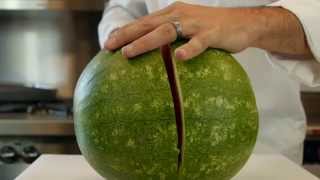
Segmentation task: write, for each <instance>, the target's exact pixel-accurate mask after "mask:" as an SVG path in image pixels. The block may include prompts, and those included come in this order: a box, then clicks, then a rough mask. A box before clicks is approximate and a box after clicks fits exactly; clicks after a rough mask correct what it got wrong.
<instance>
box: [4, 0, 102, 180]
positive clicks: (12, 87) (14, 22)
mask: <svg viewBox="0 0 320 180" xmlns="http://www.w3.org/2000/svg"><path fill="white" fill-rule="evenodd" d="M104 3H105V2H104V0H90V1H87V0H1V1H0V42H1V44H0V179H1V180H11V179H13V178H14V177H15V176H17V174H19V173H20V172H21V171H22V170H23V169H24V168H25V167H27V166H28V165H29V163H31V162H32V161H34V160H35V159H36V158H37V157H38V156H39V155H40V154H41V153H69V154H70V153H71V154H74V153H79V150H78V147H77V144H76V141H75V137H74V130H73V118H72V95H73V90H74V86H75V83H76V80H77V78H78V76H79V75H80V73H81V71H82V70H83V68H84V66H85V65H86V64H87V63H88V61H89V60H90V59H91V58H92V57H93V56H94V55H95V54H96V53H97V51H98V50H99V47H98V38H97V25H98V22H99V20H100V18H101V13H102V9H103V8H104Z"/></svg>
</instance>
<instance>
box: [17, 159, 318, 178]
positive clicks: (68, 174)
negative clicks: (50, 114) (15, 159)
mask: <svg viewBox="0 0 320 180" xmlns="http://www.w3.org/2000/svg"><path fill="white" fill-rule="evenodd" d="M16 180H103V178H102V177H101V176H99V175H98V174H97V173H96V172H95V171H94V170H93V169H92V168H91V167H90V166H89V165H88V163H87V162H86V161H85V159H84V158H83V157H82V156H80V155H42V156H41V157H40V158H38V160H37V161H35V162H34V163H33V164H32V165H31V166H30V167H28V168H27V169H26V170H25V171H24V172H23V173H22V174H21V175H20V176H19V177H17V178H16ZM232 180H318V178H316V177H315V176H313V175H312V174H310V173H309V172H307V171H306V170H304V169H303V168H302V167H300V166H298V165H296V164H294V163H293V162H291V161H289V160H288V159H286V158H285V157H283V156H281V155H266V154H264V155H262V154H258V155H252V156H251V158H250V160H249V162H248V163H247V164H246V166H245V167H244V168H243V169H242V170H241V172H240V173H239V174H238V175H237V176H236V177H234V178H233V179H232Z"/></svg>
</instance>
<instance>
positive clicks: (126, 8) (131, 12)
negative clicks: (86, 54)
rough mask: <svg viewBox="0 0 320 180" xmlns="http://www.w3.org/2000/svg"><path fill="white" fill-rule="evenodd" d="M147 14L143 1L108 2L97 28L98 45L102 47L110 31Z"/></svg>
mask: <svg viewBox="0 0 320 180" xmlns="http://www.w3.org/2000/svg"><path fill="white" fill-rule="evenodd" d="M146 14H147V7H146V4H145V0H110V1H109V3H107V4H106V8H105V10H104V13H103V17H102V19H101V21H100V24H99V27H98V34H99V44H100V47H101V48H102V47H103V44H104V42H105V41H106V40H107V39H108V37H109V34H110V33H111V32H112V30H114V29H116V28H119V27H121V26H123V25H125V24H128V23H129V22H131V21H133V20H135V19H136V18H138V17H140V16H144V15H146Z"/></svg>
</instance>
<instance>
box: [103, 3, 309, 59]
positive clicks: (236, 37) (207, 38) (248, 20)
mask: <svg viewBox="0 0 320 180" xmlns="http://www.w3.org/2000/svg"><path fill="white" fill-rule="evenodd" d="M174 21H178V22H180V24H181V27H182V36H183V37H184V38H187V39H190V41H189V42H188V43H186V44H184V45H182V46H181V47H179V48H177V49H176V50H175V56H176V57H177V59H181V60H187V59H190V58H192V57H194V56H197V55H198V54H200V53H201V52H203V51H204V50H206V49H207V48H208V47H212V48H220V49H224V50H227V51H229V52H239V51H242V50H244V49H246V48H248V47H260V48H264V49H266V50H270V51H275V52H277V51H278V52H280V53H289V54H290V53H293V54H294V53H300V52H299V51H297V48H300V49H301V52H302V53H303V52H307V51H308V47H307V46H305V41H304V33H303V30H302V28H301V27H299V26H300V24H299V21H298V20H297V19H296V17H295V16H294V15H292V14H291V13H290V12H288V11H287V10H283V9H282V8H217V7H207V6H199V5H191V4H186V3H181V2H177V3H174V4H172V5H170V6H168V7H167V8H165V9H162V10H160V11H157V12H155V13H152V14H150V15H148V16H144V17H142V18H140V19H138V20H136V21H134V22H132V23H130V24H128V25H126V26H124V27H122V28H119V29H118V30H116V31H114V32H113V33H112V34H111V35H110V38H109V40H107V42H106V43H105V48H106V49H108V50H115V49H117V48H120V47H122V54H123V55H124V56H126V57H128V58H132V57H135V56H137V55H140V54H142V53H145V52H147V51H151V50H153V49H156V48H159V47H160V46H162V45H165V44H168V43H170V42H173V41H175V40H176V38H177V32H176V29H175V26H174V25H173V24H172V22H174ZM287 21H288V23H287ZM289 23H290V24H289ZM288 32H290V34H291V35H290V36H289V35H288V34H289V33H288ZM292 34H295V35H296V36H293V35H292ZM293 37H294V38H293ZM301 42H302V43H301ZM292 44H296V45H297V46H294V47H293V46H292ZM123 46H124V47H123Z"/></svg>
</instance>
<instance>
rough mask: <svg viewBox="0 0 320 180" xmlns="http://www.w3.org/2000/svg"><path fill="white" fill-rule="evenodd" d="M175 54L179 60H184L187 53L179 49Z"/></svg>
mask: <svg viewBox="0 0 320 180" xmlns="http://www.w3.org/2000/svg"><path fill="white" fill-rule="evenodd" d="M175 54H176V58H177V59H178V60H184V59H185V57H186V54H187V53H186V51H185V50H184V49H178V50H176V53H175Z"/></svg>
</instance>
